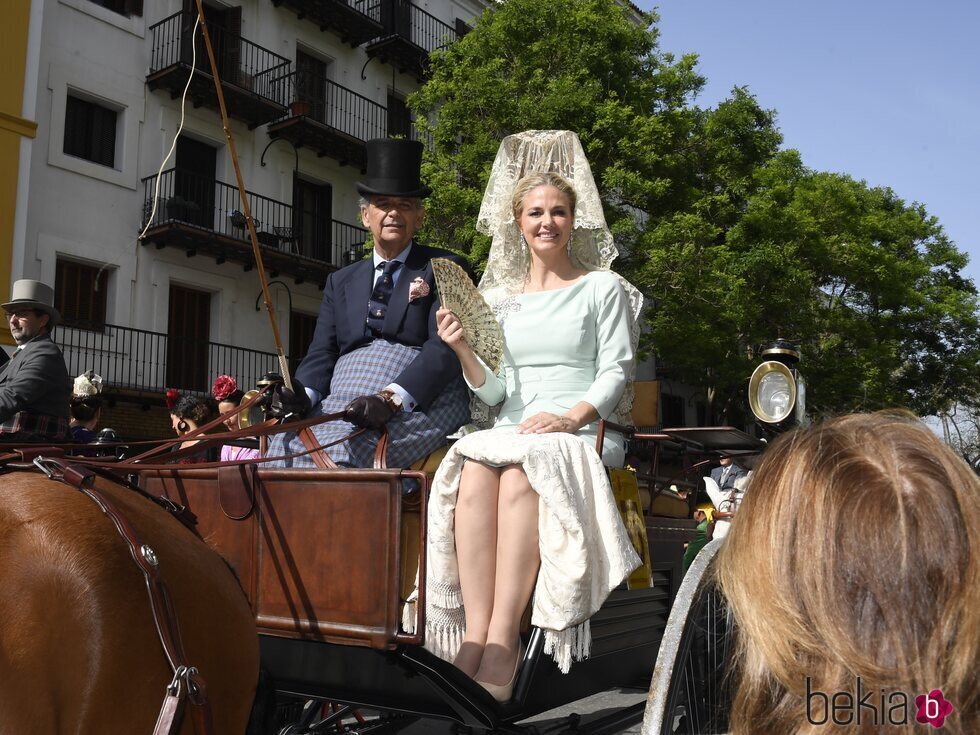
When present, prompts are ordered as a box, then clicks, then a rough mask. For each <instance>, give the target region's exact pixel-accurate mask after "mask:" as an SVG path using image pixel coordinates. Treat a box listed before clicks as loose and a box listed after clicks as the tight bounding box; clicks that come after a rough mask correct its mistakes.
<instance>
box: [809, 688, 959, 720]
mask: <svg viewBox="0 0 980 735" xmlns="http://www.w3.org/2000/svg"><path fill="white" fill-rule="evenodd" d="M909 701H910V697H909V695H908V694H906V693H905V692H897V691H886V690H885V689H878V690H877V691H875V690H874V689H865V688H864V682H863V681H862V680H861V677H860V676H859V677H857V680H856V682H855V687H854V691H853V692H852V691H837V692H831V693H827V692H823V691H820V690H819V689H814V688H813V685H812V682H811V680H810V677H809V676H808V677H807V678H806V720H807V722H809V723H810V724H811V725H826V724H828V723H833V724H835V725H852V724H854V725H862V724H873V725H908V724H911V723H912V722H920V723H929V724H931V725H932V726H933V727H936V728H940V727H942V726H943V722H944V721H945V719H946V717H948V716H949V715H950V714H951V713H952V711H953V705H952V704H951V703H950V702H948V701H947V700H946V699H945V698H944V697H943V693H942V691H940V690H939V689H934V690H932V691H931V692H929V693H928V694H920V695H918V696H916V697H915V706H916V709H917V710H918V711H917V712H916V713H915V716H914V717H913V712H914V710H911V709H910V705H909Z"/></svg>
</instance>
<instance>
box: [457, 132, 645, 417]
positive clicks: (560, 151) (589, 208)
mask: <svg viewBox="0 0 980 735" xmlns="http://www.w3.org/2000/svg"><path fill="white" fill-rule="evenodd" d="M539 171H540V172H554V173H557V174H559V175H560V176H562V177H563V178H565V179H567V180H568V181H569V182H571V184H572V186H573V187H574V188H575V193H576V199H577V201H576V203H575V226H574V229H573V231H572V251H571V259H572V264H573V265H575V266H577V267H579V268H584V269H586V270H590V271H595V270H610V265H611V264H612V262H613V260H615V259H616V256H617V255H618V254H619V251H618V250H617V248H616V244H615V243H614V242H613V237H612V233H611V232H610V231H609V228H608V227H607V226H606V217H605V215H604V214H603V212H602V200H601V199H600V198H599V191H598V189H597V188H596V185H595V179H593V177H592V169H591V168H590V166H589V161H588V159H587V158H586V157H585V151H584V150H582V143H581V141H579V138H578V135H576V134H575V133H574V132H572V131H570V130H527V131H525V132H523V133H516V134H514V135H508V136H507V137H506V138H504V139H503V141H501V143H500V148H499V149H498V150H497V157H496V158H495V159H494V162H493V169H492V170H491V172H490V180H489V181H488V182H487V189H486V192H485V193H484V195H483V203H482V204H481V205H480V214H479V217H478V219H477V223H476V227H477V229H478V230H479V231H480V232H482V233H484V234H485V235H489V236H490V237H491V238H492V243H491V246H490V255H489V257H488V258H487V268H486V271H485V272H484V274H483V278H482V279H481V280H480V291H481V293H483V295H484V297H485V298H486V299H487V302H488V303H489V304H490V306H491V307H492V308H493V309H494V310H495V312H497V313H498V318H500V317H501V316H502V314H501V313H500V312H505V311H506V307H505V305H504V304H503V302H504V301H505V300H506V299H507V297H508V296H511V295H513V294H516V293H519V292H520V291H522V290H523V288H524V281H525V279H526V278H527V274H528V271H529V269H530V266H531V263H530V256H529V255H528V252H527V249H526V248H522V247H521V245H520V240H519V238H520V231H519V230H518V227H517V222H515V220H514V213H513V211H512V208H511V200H512V197H513V194H514V188H515V187H516V186H517V182H518V181H520V179H521V178H522V177H524V176H525V175H526V174H529V173H534V172H539ZM619 280H620V282H621V283H622V286H623V290H624V291H625V292H626V295H627V298H628V299H629V305H630V313H631V316H632V319H631V321H630V337H631V341H632V343H633V350H634V352H635V351H636V348H637V345H638V343H639V338H640V312H641V311H642V308H643V296H642V294H640V292H639V291H638V290H637V289H636V288H635V287H634V286H633V285H632V284H631V283H630V282H629V281H627V280H626V279H625V278H622V277H621V276H620V279H619ZM498 310H499V311H498ZM634 375H635V366H633V367H631V372H630V375H629V376H628V380H627V385H626V390H625V391H624V393H623V398H622V400H621V401H620V402H619V405H618V406H617V407H616V411H615V412H614V416H613V417H611V418H612V420H613V421H615V422H617V423H621V424H627V425H629V424H631V423H632V422H631V419H630V409H631V408H632V406H633V378H634ZM472 409H473V418H474V421H475V422H476V423H477V424H482V425H486V424H487V423H488V422H489V419H490V414H489V413H488V412H487V407H486V405H485V404H482V403H481V404H479V405H477V402H474V404H473V406H472Z"/></svg>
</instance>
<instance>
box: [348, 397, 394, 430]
mask: <svg viewBox="0 0 980 735" xmlns="http://www.w3.org/2000/svg"><path fill="white" fill-rule="evenodd" d="M399 410H400V409H399V407H398V406H396V405H394V404H393V403H392V402H391V401H390V400H385V398H384V396H382V395H377V394H376V395H373V396H361V397H360V398H355V399H354V400H353V401H351V402H350V403H348V404H347V408H345V409H344V418H346V419H347V420H348V421H350V422H351V423H352V424H354V425H355V426H360V427H361V428H362V429H373V430H375V431H380V430H381V429H382V428H384V425H385V424H387V423H388V420H389V419H390V418H391V417H392V416H394V415H395V414H396V413H397V412H398V411H399Z"/></svg>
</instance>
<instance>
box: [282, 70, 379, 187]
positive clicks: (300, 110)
mask: <svg viewBox="0 0 980 735" xmlns="http://www.w3.org/2000/svg"><path fill="white" fill-rule="evenodd" d="M282 88H283V89H284V90H286V91H287V94H288V100H289V111H288V112H287V117H286V118H284V119H283V120H279V121H278V122H275V123H272V124H271V125H269V135H270V136H272V137H273V138H285V139H286V140H288V141H290V142H292V143H294V144H295V145H297V146H300V145H302V146H307V147H309V148H312V149H313V150H315V151H316V152H317V154H319V155H321V156H330V157H331V158H334V159H336V160H337V161H339V162H340V163H341V164H342V165H347V164H349V165H351V166H355V167H357V168H360V169H362V170H363V169H364V167H365V166H366V165H367V151H366V149H365V147H364V141H367V140H371V139H372V138H382V137H384V136H385V135H387V134H388V111H387V109H385V107H384V105H379V104H378V103H377V102H374V101H373V100H369V99H368V98H367V97H364V96H362V95H359V94H358V93H357V92H354V91H352V90H350V89H347V88H346V87H342V86H341V85H339V84H336V83H335V82H331V81H330V80H329V79H324V78H322V77H318V76H315V75H311V74H300V73H299V72H292V73H290V74H288V75H287V76H286V77H285V78H284V79H283V84H282Z"/></svg>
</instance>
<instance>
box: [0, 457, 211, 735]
mask: <svg viewBox="0 0 980 735" xmlns="http://www.w3.org/2000/svg"><path fill="white" fill-rule="evenodd" d="M11 454H13V455H15V456H16V457H17V459H16V460H13V457H11V456H10V455H6V456H3V457H0V467H10V468H11V469H28V468H30V467H31V464H33V465H34V466H36V467H37V468H38V469H40V470H41V471H42V472H44V474H45V475H47V477H48V478H49V479H51V480H57V481H60V482H63V483H65V484H66V485H69V486H71V487H74V488H75V489H77V490H79V491H80V492H81V493H83V494H84V495H85V496H86V497H88V498H89V499H91V500H92V501H93V502H94V503H95V504H96V505H97V506H98V507H99V510H101V511H102V512H103V513H104V514H105V515H106V516H107V517H108V518H109V520H110V521H112V524H113V526H114V527H115V529H116V531H117V532H118V533H119V535H120V536H121V537H122V539H123V541H125V542H126V546H127V547H128V549H129V554H130V556H131V557H132V559H133V561H134V562H135V563H136V566H137V567H138V568H139V570H140V572H141V573H142V575H143V579H144V581H145V583H146V591H147V595H148V596H149V599H150V609H151V611H152V613H153V623H154V625H155V626H156V631H157V636H158V637H159V639H160V645H161V646H162V647H163V652H164V654H165V655H166V657H167V663H168V664H169V665H170V669H171V671H172V672H173V678H172V679H171V681H170V683H169V684H168V685H167V687H166V691H165V694H164V698H163V704H162V705H161V707H160V714H159V715H158V716H157V721H156V725H155V726H154V728H153V735H176V733H177V731H178V730H179V728H180V724H181V721H182V719H183V714H184V707H185V705H186V704H188V703H189V704H190V705H191V714H192V716H193V722H194V728H195V731H196V732H197V735H213V733H214V723H213V719H212V714H211V705H210V702H209V701H208V694H207V687H206V686H205V682H204V677H203V676H201V673H200V672H199V671H198V670H197V668H196V667H194V666H192V665H190V663H189V662H188V659H187V654H186V652H185V651H184V644H183V641H182V639H181V636H180V625H179V623H178V620H177V612H176V610H175V609H174V606H173V602H172V600H171V597H170V591H169V588H168V587H167V583H166V580H165V579H164V577H163V574H162V572H161V570H160V560H159V559H158V558H157V555H156V553H155V552H154V551H153V549H152V548H151V547H150V546H149V545H148V544H147V543H146V542H145V541H144V540H143V538H142V537H141V536H140V534H139V532H138V531H137V530H136V528H135V527H134V526H133V524H132V523H130V522H129V520H128V519H127V518H126V516H125V515H124V514H123V513H122V512H121V511H120V510H119V508H118V507H116V505H115V503H113V502H112V500H111V499H110V498H109V497H108V496H107V495H105V494H104V493H103V492H101V491H100V490H98V489H97V488H96V487H95V479H96V477H98V476H100V475H101V474H103V473H100V472H97V471H96V470H95V469H93V468H91V467H87V466H84V465H82V464H79V463H77V462H75V461H74V459H73V458H70V457H64V456H58V455H59V454H63V450H61V449H60V448H54V447H50V446H49V447H45V448H44V449H43V456H42V453H41V451H39V450H28V449H22V450H14V452H11ZM52 455H54V456H52ZM3 460H7V461H6V462H5V461H3ZM11 460H13V461H11ZM104 474H105V475H106V476H107V477H108V478H109V479H112V480H114V481H115V482H118V483H120V484H122V485H124V486H127V487H129V489H131V490H137V491H138V492H140V494H142V495H144V496H145V497H146V498H147V499H149V500H152V501H153V502H155V503H157V504H158V505H161V506H162V507H163V508H164V509H166V510H167V511H169V512H170V513H171V514H172V515H173V516H174V517H176V518H177V519H178V520H180V521H181V522H182V523H184V524H185V525H190V523H189V515H190V514H189V513H187V511H186V509H185V508H183V506H180V505H177V504H176V503H172V502H170V501H168V500H165V499H160V498H154V497H152V496H149V495H146V494H145V493H143V492H142V491H141V490H139V489H138V488H136V487H135V486H134V485H132V484H130V483H127V482H125V481H123V480H121V479H120V478H118V477H113V476H112V475H111V474H109V473H104Z"/></svg>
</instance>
